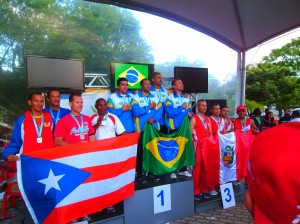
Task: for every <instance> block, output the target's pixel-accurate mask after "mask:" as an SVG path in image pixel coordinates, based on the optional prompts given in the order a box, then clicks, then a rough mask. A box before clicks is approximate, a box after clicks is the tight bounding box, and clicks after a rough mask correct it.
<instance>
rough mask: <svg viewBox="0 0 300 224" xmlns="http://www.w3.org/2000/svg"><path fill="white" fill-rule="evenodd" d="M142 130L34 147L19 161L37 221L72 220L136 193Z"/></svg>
mask: <svg viewBox="0 0 300 224" xmlns="http://www.w3.org/2000/svg"><path fill="white" fill-rule="evenodd" d="M137 141H138V134H137V133H133V134H128V135H124V136H120V137H117V138H110V139H105V140H99V141H95V142H90V143H78V144H72V145H67V146H62V147H56V148H51V149H45V150H39V151H33V152H30V153H27V154H22V155H21V156H20V158H21V159H20V161H18V162H17V168H18V175H17V176H18V184H19V188H20V191H21V193H22V196H23V199H24V201H25V203H26V206H27V208H28V210H29V212H30V214H31V216H32V218H33V220H34V222H35V223H51V224H53V223H56V224H60V223H67V222H70V221H72V220H74V219H77V218H80V217H82V216H85V215H88V214H92V213H95V212H98V211H99V210H101V209H103V208H106V207H108V206H111V205H114V204H116V203H118V202H120V201H122V200H124V199H125V198H128V197H129V196H131V195H132V194H133V193H134V179H135V163H136V150H137Z"/></svg>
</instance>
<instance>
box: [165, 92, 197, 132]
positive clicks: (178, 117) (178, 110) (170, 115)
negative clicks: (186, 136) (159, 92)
mask: <svg viewBox="0 0 300 224" xmlns="http://www.w3.org/2000/svg"><path fill="white" fill-rule="evenodd" d="M183 103H187V105H188V107H187V108H186V109H184V107H183V106H182V104H183ZM165 109H166V114H167V117H166V125H167V127H168V129H169V130H174V129H178V128H179V127H180V125H181V123H182V121H183V119H184V117H185V116H186V115H187V114H188V113H189V112H192V104H191V101H190V100H189V99H188V98H186V97H184V96H183V95H181V96H179V95H178V94H177V93H176V92H173V93H172V94H169V96H168V98H167V100H166V103H165Z"/></svg>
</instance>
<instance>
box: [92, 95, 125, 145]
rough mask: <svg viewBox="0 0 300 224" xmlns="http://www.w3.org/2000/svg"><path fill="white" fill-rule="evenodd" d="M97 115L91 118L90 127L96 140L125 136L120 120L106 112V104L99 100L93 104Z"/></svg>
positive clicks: (103, 100) (104, 101)
mask: <svg viewBox="0 0 300 224" xmlns="http://www.w3.org/2000/svg"><path fill="white" fill-rule="evenodd" d="M95 108H96V110H97V114H93V115H92V116H91V121H92V125H93V127H94V129H95V131H96V132H95V138H96V140H100V139H106V138H113V137H116V136H117V135H124V134H127V132H126V131H125V128H124V126H123V124H122V123H121V121H120V119H119V118H118V117H117V116H116V115H114V114H111V113H109V112H108V111H107V102H106V100H105V99H103V98H99V99H97V100H96V102H95Z"/></svg>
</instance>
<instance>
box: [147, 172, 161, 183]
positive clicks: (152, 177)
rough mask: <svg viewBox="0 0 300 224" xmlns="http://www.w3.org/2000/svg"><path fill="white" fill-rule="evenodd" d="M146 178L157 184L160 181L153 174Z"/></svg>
mask: <svg viewBox="0 0 300 224" xmlns="http://www.w3.org/2000/svg"><path fill="white" fill-rule="evenodd" d="M148 177H149V178H150V179H151V180H153V181H154V182H158V181H159V180H160V177H158V176H156V175H154V174H149V175H148Z"/></svg>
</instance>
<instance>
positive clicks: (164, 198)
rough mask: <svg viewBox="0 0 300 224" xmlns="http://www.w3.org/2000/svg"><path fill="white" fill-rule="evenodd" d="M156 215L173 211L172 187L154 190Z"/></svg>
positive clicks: (155, 188)
mask: <svg viewBox="0 0 300 224" xmlns="http://www.w3.org/2000/svg"><path fill="white" fill-rule="evenodd" d="M153 201H154V214H157V213H160V212H165V211H169V210H171V186H170V184H168V185H162V186H157V187H154V188H153Z"/></svg>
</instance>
